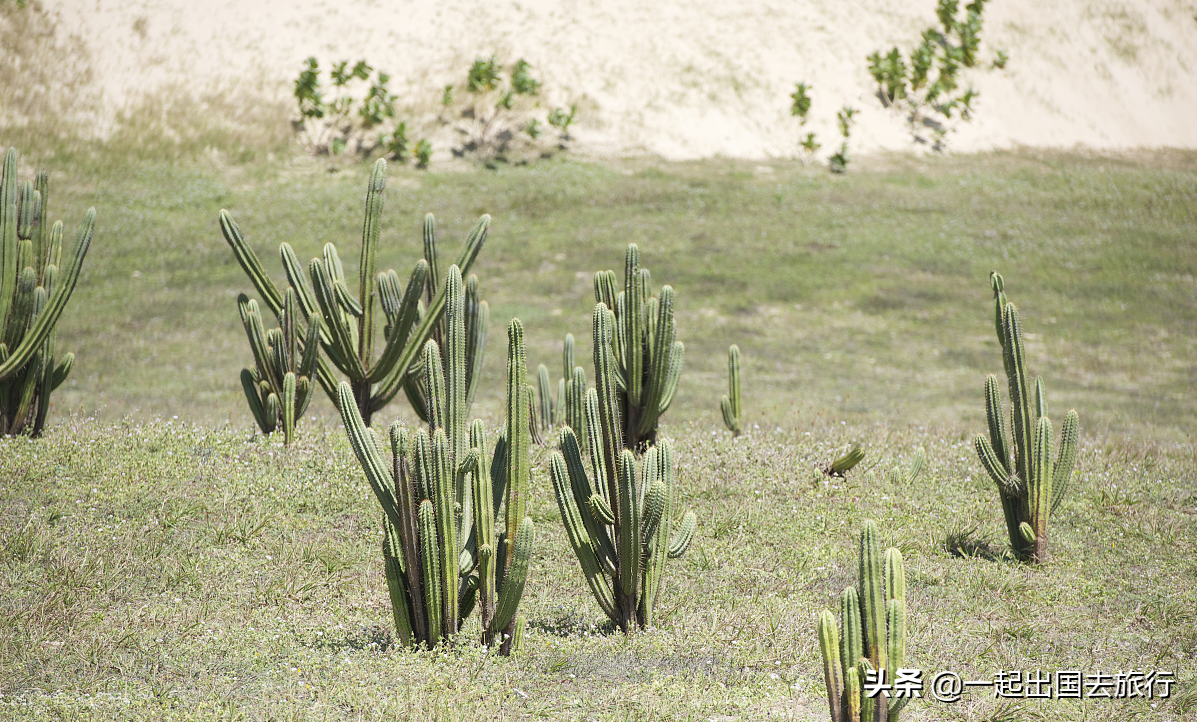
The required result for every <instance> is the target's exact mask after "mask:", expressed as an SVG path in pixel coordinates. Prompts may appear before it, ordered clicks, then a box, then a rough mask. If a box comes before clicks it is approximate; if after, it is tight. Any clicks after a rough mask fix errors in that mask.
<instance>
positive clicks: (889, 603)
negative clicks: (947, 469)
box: [817, 521, 910, 722]
mask: <svg viewBox="0 0 1197 722" xmlns="http://www.w3.org/2000/svg"><path fill="white" fill-rule="evenodd" d="M859 579H860V581H859V590H858V589H857V588H856V587H848V588H846V589H845V590H844V592H843V594H841V595H840V621H839V625H838V626H837V624H836V619H835V615H834V614H833V613H832V612H831V610H829V609H824V610H823V612H822V613H821V614H820V615H819V623H818V630H817V631H818V637H819V649H820V650H821V651H822V653H823V679H824V682H825V683H826V685H827V704H828V707H829V708H830V710H831V722H886V721H888V722H896V720H897V719H898V714H899V713H900V712H901V711H902V709H903V708H904V707H905V706H906V703H907V702H908V701H909V700H910V697H909V696H906V695H903V696H901V697H899V696H896V695H889V694H888V692H886V693H883V694H884V695H885V696H882V697H869V696H868V695H867V694H863V693H862V690H863V689H864V688H865V687H866V686H867V683H868V677H869V675H870V673H875V674H876V675H884V679H883V680H882V681H884V682H885V683H886V684H890V685H892V684H893V681H894V679H895V678H896V676H897V671H898V670H899V669H901V668H902V665H903V664H904V662H905V658H906V573H905V570H904V567H903V563H902V553H901V552H900V551H898V550H897V549H895V548H892V547H891V548H889V549H887V550H885V554H884V555H883V554H882V553H881V551H880V547H879V546H878V542H877V525H876V524H874V523H873V522H871V521H866V522H865V525H864V530H863V531H862V532H861V535H860V572H859Z"/></svg>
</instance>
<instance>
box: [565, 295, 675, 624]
mask: <svg viewBox="0 0 1197 722" xmlns="http://www.w3.org/2000/svg"><path fill="white" fill-rule="evenodd" d="M612 325H613V319H612V314H611V313H610V312H609V311H608V310H607V308H606V306H605V305H603V304H601V303H600V304H598V305H597V306H596V307H595V310H594V367H595V370H596V374H595V376H596V379H595V382H596V387H595V388H591V389H588V390H587V391H586V393H585V397H584V398H585V401H584V408H585V411H584V416H585V424H586V429H587V436H588V437H589V439H590V449H589V457H590V462H591V463H590V467H591V471H592V475H588V474H587V472H586V468H585V466H584V464H583V462H582V455H583V451H582V448H581V445H580V444H579V442H578V437H577V435H575V433H574V431H573V429H571V428H568V427H567V428H565V429H563V430H562V432H561V437H560V439H561V440H560V450H559V451H554V452H553V454H552V455H551V457H550V466H549V469H550V475H551V477H552V480H553V488H554V490H555V491H556V495H557V505H558V507H559V508H560V510H561V519H562V521H563V522H564V524H565V531H566V535H567V536H568V537H569V542H570V545H571V546H572V547H573V550H574V554H575V555H577V557H578V561H579V563H580V564H581V566H582V572H583V574H584V575H585V577H586V583H587V585H588V586H589V588H590V591H591V593H593V594H594V597H595V599H596V600H598V603H599V606H600V607H601V608H602V610H603V612H604V613H606V615H607V616H608V617H610V619H611V620H612V621H613V622H614V623H615V624H616V625H618V626H619V628H620V629H621V630H622V631H623V632H625V633H628V632H631V631H634V630H635V629H637V628H640V629H643V628H645V627H648V626H651V625H652V624H653V608H654V605H655V604H656V601H657V599H658V597H659V595H660V591H661V588H662V580H663V577H664V571H665V562H666V561H667V560H668V559H676V558H678V557H680V556H681V555H683V554H685V553H686V550H687V548H689V546H690V541H691V540H692V539H693V537H694V529H695V526H696V525H697V517H696V515H695V514H694V512H693V511H688V512H686V513H685V515H679V514H678V511H677V505H678V499H677V497H678V491H677V489H676V483H675V479H674V461H673V446H672V444H670V443H669V442H668V441H661V442H660V443H659V444H656V445H654V446H650V447H648V449H647V451H646V453H645V454H644V456H643V459H641V460H640V461H639V462H637V459H636V457H635V455H634V454H633V453H632V451H631V450H629V449H627V448H625V447H624V444H623V436H622V434H621V429H624V428H626V427H625V426H623V425H622V424H621V407H620V396H619V393H618V380H617V374H616V369H615V367H616V363H615V354H614V352H613V349H612V343H613V336H614V334H613V329H612Z"/></svg>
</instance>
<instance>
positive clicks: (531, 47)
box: [43, 0, 1197, 158]
mask: <svg viewBox="0 0 1197 722" xmlns="http://www.w3.org/2000/svg"><path fill="white" fill-rule="evenodd" d="M43 7H44V9H45V11H46V12H47V13H48V14H49V15H50V16H51V17H53V18H55V19H56V22H57V24H58V28H59V35H60V37H61V38H70V37H74V38H75V39H76V40H77V41H79V44H80V45H81V46H83V47H85V48H86V49H87V52H88V54H89V62H90V67H91V71H92V73H91V75H90V81H89V82H90V84H91V87H92V89H93V90H95V91H97V97H99V98H100V99H101V103H102V107H103V109H104V111H105V112H106V113H115V112H116V111H117V110H119V109H122V108H128V107H132V105H134V104H136V102H137V101H138V99H139V98H140V97H142V96H143V95H145V94H152V93H154V92H158V91H160V90H161V89H162V88H174V89H175V90H172V91H171V92H177V89H179V88H188V89H206V90H211V89H214V88H216V89H220V90H221V91H222V92H225V93H234V94H237V95H238V96H239V97H241V98H243V99H244V101H245V102H249V103H252V102H253V101H254V99H255V95H257V96H259V97H267V98H269V99H273V100H280V99H286V98H287V97H288V95H289V93H290V85H291V83H292V82H293V80H294V78H295V76H296V74H297V73H298V71H299V69H300V65H301V63H302V61H303V59H304V58H306V57H308V56H310V55H316V56H318V57H320V58H321V59H323V60H325V61H330V60H340V59H351V60H356V59H358V58H365V59H367V60H368V61H369V62H370V63H371V64H373V65H375V66H376V67H380V68H384V69H386V70H387V71H388V72H389V73H391V74H392V75H393V76H394V80H393V81H392V85H393V87H394V89H395V90H396V91H398V92H399V95H400V96H401V97H402V98H403V99H404V102H405V103H407V104H408V105H409V106H410V108H411V109H412V110H411V112H417V111H419V110H420V108H421V105H422V104H423V106H424V108H425V110H427V106H428V105H429V103H430V102H431V99H433V98H436V97H439V92H440V88H441V87H442V86H443V85H444V84H446V83H449V82H455V81H457V82H460V80H461V79H462V78H463V77H464V73H465V69H466V68H467V67H468V65H469V64H470V62H471V61H472V60H473V59H474V58H475V57H477V56H479V55H490V54H492V53H495V54H497V55H498V56H499V57H500V58H501V59H504V60H507V61H508V62H510V61H513V60H514V59H516V58H517V57H523V58H526V59H527V60H528V61H529V62H530V63H532V65H533V66H534V68H535V71H534V72H535V74H536V75H537V76H538V77H539V78H540V79H541V80H542V81H543V83H544V88H545V91H544V102H546V103H550V104H568V103H571V102H577V103H579V105H580V108H581V110H580V128H579V130H578V132H577V134H576V135H577V137H578V140H579V147H580V149H582V150H586V151H590V152H593V153H600V154H604V153H618V154H624V153H643V152H647V153H652V154H658V155H660V156H663V157H666V158H695V157H706V156H715V155H724V156H736V157H745V158H768V157H789V156H793V155H795V153H796V152H797V150H798V145H797V139H798V125H797V122H796V120H795V119H794V118H792V117H791V116H790V114H789V105H790V100H789V97H788V96H789V94H790V93H791V92H793V89H794V83H795V82H796V81H800V80H801V81H805V82H806V83H808V84H809V85H811V86H812V87H813V91H812V97H813V101H814V105H813V108H812V110H811V120H810V123H809V124H808V126H807V128H806V129H805V130H812V131H814V132H815V133H816V134H818V136H819V137H820V139H822V140H823V141H824V144H825V148H826V147H828V146H829V145H830V144H831V143H834V142H835V140H836V138H835V136H836V130H835V112H836V110H837V109H839V108H840V107H841V106H844V105H850V106H852V107H854V108H857V109H858V110H859V111H860V113H859V115H858V116H857V119H858V122H857V126H856V129H855V130H854V132H853V141H852V142H853V147H854V149H855V150H857V151H868V150H876V149H905V148H910V147H911V138H910V134H909V132H908V131H907V129H906V126H905V124H904V122H903V120H902V118H901V117H899V116H898V115H897V114H896V113H895V112H894V111H892V110H887V109H884V108H883V107H882V106H881V104H880V102H879V101H878V99H877V98H876V97H875V96H874V92H875V84H874V83H873V80H872V79H871V78H870V76H869V74H868V72H867V70H866V62H865V57H866V56H867V55H868V54H869V53H871V52H873V51H875V50H883V49H887V48H889V47H892V46H894V45H898V46H899V47H901V48H903V49H907V48H910V47H912V46H913V45H914V44H915V43H916V41H917V38H918V36H919V33H920V31H921V30H922V29H923V28H926V27H928V26H930V25H932V24H934V20H935V14H934V13H935V2H934V1H933V0H914V1H913V2H907V3H900V2H894V1H893V0H861V1H860V2H855V3H844V2H831V1H828V0H753V1H752V2H746V1H745V0H721V1H720V2H713V1H712V0H688V1H685V2H681V1H678V0H659V1H658V2H655V3H645V2H633V1H631V0H603V1H602V2H582V1H580V0H561V1H559V2H551V1H548V0H523V1H521V2H512V1H511V0H492V1H491V2H485V3H483V2H463V1H461V0H440V1H438V2H427V1H424V2H416V1H413V0H386V1H385V2H383V1H381V0H335V1H333V0H256V1H254V2H245V1H244V0H139V1H138V2H127V1H126V0H45V2H44V4H43ZM982 37H983V40H984V44H983V46H982V47H983V53H984V54H985V55H986V57H991V56H992V55H993V53H994V51H996V50H998V49H1001V50H1005V51H1006V52H1007V53H1008V55H1009V58H1010V60H1009V63H1008V65H1007V66H1006V68H1005V69H1004V70H1002V71H992V70H985V71H978V72H972V73H971V75H969V76H968V77H967V80H968V82H970V83H971V84H972V85H974V86H975V87H976V88H977V89H978V90H979V91H980V99H979V101H978V103H977V106H976V107H977V112H976V116H975V120H974V122H972V123H971V124H968V125H963V126H961V127H960V129H959V130H958V131H957V132H955V133H954V134H953V135H952V136H951V138H950V144H951V148H952V149H954V150H957V151H966V150H980V149H987V148H993V147H1005V146H1010V145H1032V146H1073V145H1076V144H1082V145H1085V146H1090V147H1095V148H1105V149H1123V148H1137V147H1160V146H1168V147H1184V148H1192V147H1195V146H1197V122H1194V121H1193V118H1194V117H1195V116H1197V1H1194V0H1137V1H1130V0H1087V1H1082V0H1053V1H1052V2H1042V1H1041V0H992V1H991V2H990V3H989V4H988V5H987V7H986V10H985V28H984V31H983V33H982ZM100 125H101V127H102V126H103V123H101V124H100Z"/></svg>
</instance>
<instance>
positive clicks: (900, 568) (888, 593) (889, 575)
mask: <svg viewBox="0 0 1197 722" xmlns="http://www.w3.org/2000/svg"><path fill="white" fill-rule="evenodd" d="M885 599H886V601H889V600H891V599H896V600H898V601H899V602H901V603H902V605H903V606H905V605H906V569H905V565H904V564H903V563H902V552H901V551H899V550H898V549H896V548H894V547H890V548H889V549H886V550H885Z"/></svg>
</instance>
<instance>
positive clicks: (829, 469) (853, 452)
mask: <svg viewBox="0 0 1197 722" xmlns="http://www.w3.org/2000/svg"><path fill="white" fill-rule="evenodd" d="M864 457H865V452H864V449H862V448H860V444H853V445H852V447H851V448H849V449H848V450H847V451H845V452H844V453H842V454H840V455H839V456H837V457H835V460H834V461H832V462H831V463H830V464H828V465H827V466H825V467H823V473H824V474H826V475H828V476H838V477H840V478H841V479H842V478H843V477H844V475H845V474H847V473H848V472H849V471H851V470H852V468H853V467H855V466H856V465H857V464H859V463H860V462H861V461H863V460H864Z"/></svg>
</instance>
